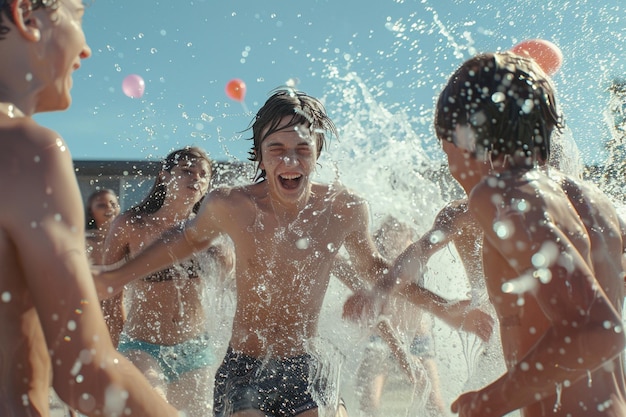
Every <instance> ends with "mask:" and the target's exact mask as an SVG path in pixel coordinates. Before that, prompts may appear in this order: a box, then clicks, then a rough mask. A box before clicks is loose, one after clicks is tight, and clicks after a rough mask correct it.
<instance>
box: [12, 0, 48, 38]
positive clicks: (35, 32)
mask: <svg viewBox="0 0 626 417" xmlns="http://www.w3.org/2000/svg"><path fill="white" fill-rule="evenodd" d="M32 8H33V5H32V3H31V1H30V0H16V2H15V3H14V4H13V11H12V13H13V21H14V22H15V27H16V28H17V30H18V31H19V32H20V34H21V35H22V36H24V37H25V38H26V39H28V40H29V41H32V42H38V41H39V39H41V31H40V23H41V22H40V21H39V20H38V19H37V18H36V17H35V16H34V15H33V10H32Z"/></svg>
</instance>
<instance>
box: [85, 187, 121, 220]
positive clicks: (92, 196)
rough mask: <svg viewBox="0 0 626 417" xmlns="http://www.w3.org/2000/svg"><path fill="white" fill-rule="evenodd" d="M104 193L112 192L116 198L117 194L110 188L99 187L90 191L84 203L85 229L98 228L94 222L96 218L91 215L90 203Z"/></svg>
mask: <svg viewBox="0 0 626 417" xmlns="http://www.w3.org/2000/svg"><path fill="white" fill-rule="evenodd" d="M104 194H112V195H114V196H115V198H117V194H115V191H113V190H111V189H110V188H101V189H99V190H96V191H94V192H93V193H91V194H90V195H89V197H88V198H87V203H86V204H85V221H86V224H85V228H86V229H87V230H93V229H97V228H98V225H97V224H96V219H95V218H94V216H93V211H92V210H91V205H92V204H93V201H94V200H95V199H96V198H98V197H100V196H101V195H104Z"/></svg>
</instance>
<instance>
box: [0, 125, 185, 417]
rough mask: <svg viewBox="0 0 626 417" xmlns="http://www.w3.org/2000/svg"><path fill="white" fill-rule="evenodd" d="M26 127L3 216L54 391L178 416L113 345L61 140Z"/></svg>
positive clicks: (112, 409) (103, 411) (84, 401)
mask: <svg viewBox="0 0 626 417" xmlns="http://www.w3.org/2000/svg"><path fill="white" fill-rule="evenodd" d="M25 130H26V136H30V137H29V138H28V140H30V141H31V142H33V143H36V144H37V145H34V146H24V148H23V149H22V151H23V154H20V155H15V161H27V162H21V166H20V172H19V178H20V179H19V181H20V186H19V190H21V191H19V190H18V192H17V193H16V194H14V195H12V196H11V198H12V199H14V202H13V204H12V206H13V207H19V208H20V210H14V212H13V213H12V221H11V222H9V223H6V222H3V223H5V224H7V227H6V229H5V231H6V232H7V233H9V234H10V236H11V240H12V241H13V242H14V243H15V248H16V251H17V258H18V262H19V264H20V267H21V270H22V272H23V274H22V275H23V276H24V277H26V281H27V282H26V283H25V285H27V286H28V290H29V293H30V295H31V296H32V303H33V305H34V306H35V309H36V312H37V315H38V317H39V321H38V322H37V321H36V320H29V321H27V323H31V324H33V325H36V326H39V325H41V328H42V330H43V333H44V336H45V342H46V344H47V349H48V352H49V354H50V360H51V364H52V367H53V381H52V382H53V386H54V389H55V391H56V392H57V393H58V394H59V396H60V397H61V399H62V400H63V401H64V402H66V403H67V404H68V405H70V406H71V407H72V408H74V409H77V410H79V411H80V412H81V413H83V414H86V415H89V416H96V415H103V416H110V415H113V414H116V415H122V414H124V415H133V416H146V415H150V416H174V415H176V412H175V410H174V409H173V408H172V407H171V406H169V405H168V404H166V403H165V402H164V401H163V400H162V399H161V398H160V397H159V396H158V395H156V394H155V393H154V391H153V390H152V388H151V387H150V385H149V384H148V382H147V381H146V380H145V378H143V377H142V375H141V374H140V373H139V371H137V369H136V368H135V367H134V366H132V365H131V364H130V362H128V361H127V360H126V359H125V358H124V357H123V356H122V355H120V354H119V353H117V352H116V351H115V349H114V348H113V345H112V343H111V339H110V338H109V335H108V331H107V328H106V326H105V323H104V320H103V317H102V313H101V311H100V305H99V303H98V299H97V297H96V292H95V288H94V284H93V280H92V277H91V274H90V271H89V264H88V260H87V255H86V253H85V241H84V214H83V210H82V201H81V197H80V193H79V190H78V185H77V183H76V177H75V175H74V170H73V166H72V160H71V157H70V155H69V152H68V151H67V150H66V145H65V143H64V142H63V141H62V140H61V139H60V138H59V137H58V135H57V134H55V133H54V132H52V131H49V130H47V129H43V128H41V127H33V126H31V127H29V128H27V129H25ZM24 142H26V140H24ZM39 323H40V324H39ZM24 331H31V332H35V331H36V330H35V329H24ZM40 359H41V360H44V359H43V358H40ZM124 410H128V413H126V411H124Z"/></svg>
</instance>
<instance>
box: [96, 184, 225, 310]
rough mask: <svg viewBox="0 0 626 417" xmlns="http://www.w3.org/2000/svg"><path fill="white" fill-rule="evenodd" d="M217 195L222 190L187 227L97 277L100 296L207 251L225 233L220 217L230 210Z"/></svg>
mask: <svg viewBox="0 0 626 417" xmlns="http://www.w3.org/2000/svg"><path fill="white" fill-rule="evenodd" d="M216 193H219V190H215V191H213V192H211V193H210V194H209V195H208V196H207V197H206V198H205V199H204V200H203V203H202V206H201V208H200V211H199V212H198V214H197V215H196V217H194V218H193V219H191V220H189V221H188V222H187V223H186V224H185V226H184V227H183V228H179V227H174V228H172V229H170V230H169V231H167V232H165V233H163V235H162V236H161V237H160V238H158V239H156V240H155V241H154V242H153V243H151V244H150V245H148V247H147V248H146V249H144V250H143V251H141V252H140V253H138V254H135V255H134V256H133V257H132V258H131V259H129V260H128V261H127V262H125V263H123V264H120V265H116V267H115V268H114V269H108V270H106V271H103V272H101V273H99V274H98V275H96V284H97V287H98V294H99V296H100V297H101V298H107V297H110V296H112V295H114V294H116V293H117V292H119V291H120V290H121V289H122V288H123V287H124V285H126V284H127V283H129V282H131V281H133V280H135V279H137V278H141V277H144V276H146V275H149V274H151V273H154V272H157V271H159V270H161V269H163V268H166V267H167V266H169V265H172V264H174V263H176V262H180V261H183V260H185V259H187V258H189V257H190V256H191V255H193V254H194V253H195V252H198V251H201V250H204V249H207V248H208V247H209V246H210V244H211V242H212V241H213V239H215V238H216V237H217V236H219V234H220V233H221V229H220V221H219V216H220V213H223V210H224V209H225V208H226V207H225V205H226V203H225V202H224V199H223V198H222V197H223V196H222V194H221V193H220V194H218V195H216ZM118 253H119V252H118ZM111 256H114V255H113V254H112V255H111ZM112 259H113V258H112Z"/></svg>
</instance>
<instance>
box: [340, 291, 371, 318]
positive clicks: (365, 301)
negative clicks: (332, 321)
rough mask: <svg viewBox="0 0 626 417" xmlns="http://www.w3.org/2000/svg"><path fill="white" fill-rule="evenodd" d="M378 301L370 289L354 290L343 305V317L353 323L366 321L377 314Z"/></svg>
mask: <svg viewBox="0 0 626 417" xmlns="http://www.w3.org/2000/svg"><path fill="white" fill-rule="evenodd" d="M379 307H380V302H379V300H377V298H376V296H375V294H374V293H372V292H370V291H356V292H355V293H354V294H352V295H351V296H350V297H348V299H347V300H346V302H345V303H344V305H343V319H344V320H350V321H353V322H355V323H361V322H367V321H371V320H373V319H375V318H376V316H377V315H378V311H379Z"/></svg>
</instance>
